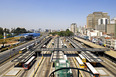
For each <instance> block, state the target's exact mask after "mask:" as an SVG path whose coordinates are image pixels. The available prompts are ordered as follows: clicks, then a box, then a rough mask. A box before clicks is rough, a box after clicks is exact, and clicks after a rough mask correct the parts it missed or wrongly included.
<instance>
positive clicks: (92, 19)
mask: <svg viewBox="0 0 116 77" xmlns="http://www.w3.org/2000/svg"><path fill="white" fill-rule="evenodd" d="M101 18H107V19H108V20H110V16H108V14H107V13H103V12H94V13H93V14H89V15H88V16H87V28H92V29H95V26H96V25H98V19H101Z"/></svg>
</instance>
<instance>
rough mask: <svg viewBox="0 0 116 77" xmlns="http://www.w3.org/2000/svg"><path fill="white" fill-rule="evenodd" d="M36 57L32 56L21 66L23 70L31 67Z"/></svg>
mask: <svg viewBox="0 0 116 77" xmlns="http://www.w3.org/2000/svg"><path fill="white" fill-rule="evenodd" d="M35 59H36V57H35V56H32V57H31V58H30V59H29V60H28V61H27V62H26V63H24V64H23V68H24V69H30V67H31V66H32V65H33V63H34V61H35Z"/></svg>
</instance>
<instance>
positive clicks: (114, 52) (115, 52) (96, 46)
mask: <svg viewBox="0 0 116 77" xmlns="http://www.w3.org/2000/svg"><path fill="white" fill-rule="evenodd" d="M74 39H76V40H78V41H80V42H83V43H84V44H86V45H89V46H91V47H93V48H105V47H102V46H100V45H96V44H94V43H92V42H89V41H86V40H83V39H80V38H77V37H74ZM105 54H107V55H109V56H112V57H114V58H116V51H113V50H110V51H105Z"/></svg>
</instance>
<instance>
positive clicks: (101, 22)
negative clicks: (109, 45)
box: [95, 18, 109, 33]
mask: <svg viewBox="0 0 116 77" xmlns="http://www.w3.org/2000/svg"><path fill="white" fill-rule="evenodd" d="M107 24H109V19H107V18H100V19H98V25H96V26H95V29H96V30H99V31H101V32H106V33H107Z"/></svg>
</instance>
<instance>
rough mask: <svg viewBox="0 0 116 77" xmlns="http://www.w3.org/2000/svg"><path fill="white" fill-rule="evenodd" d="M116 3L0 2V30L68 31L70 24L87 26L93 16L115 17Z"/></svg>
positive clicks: (79, 0)
mask: <svg viewBox="0 0 116 77" xmlns="http://www.w3.org/2000/svg"><path fill="white" fill-rule="evenodd" d="M115 3H116V1H115V0H112V1H111V0H102V1H99V0H94V1H93V0H86V1H85V0H58V1H56V0H49V1H47V0H39V1H37V0H34V1H31V0H25V1H24V0H20V1H18V0H10V1H9V0H1V1H0V9H1V12H0V27H3V28H16V27H24V28H26V29H39V28H42V29H67V28H68V27H70V25H71V23H77V26H84V25H86V17H87V16H88V14H91V13H93V12H106V13H108V15H109V16H110V19H112V18H114V17H116V15H115V14H116V11H115V8H114V7H115Z"/></svg>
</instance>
